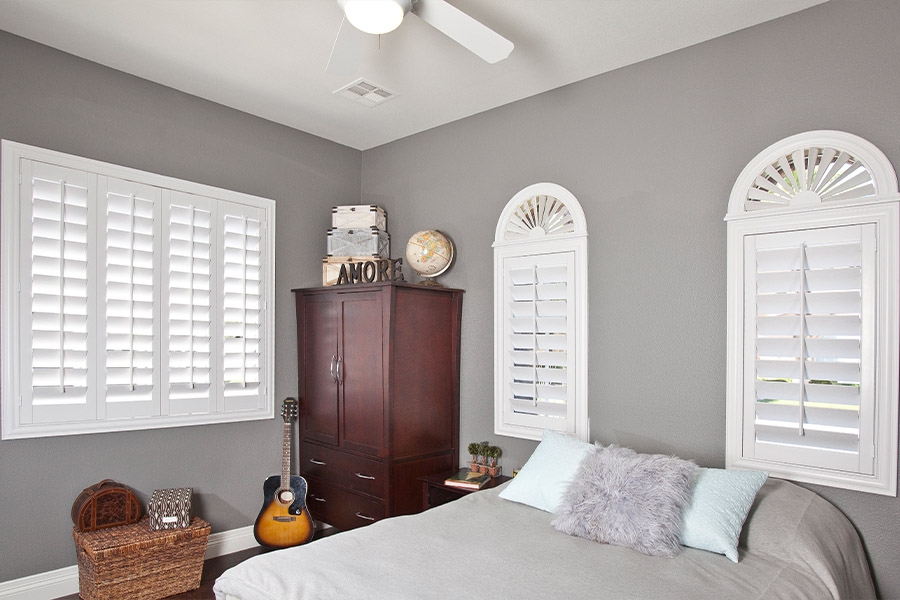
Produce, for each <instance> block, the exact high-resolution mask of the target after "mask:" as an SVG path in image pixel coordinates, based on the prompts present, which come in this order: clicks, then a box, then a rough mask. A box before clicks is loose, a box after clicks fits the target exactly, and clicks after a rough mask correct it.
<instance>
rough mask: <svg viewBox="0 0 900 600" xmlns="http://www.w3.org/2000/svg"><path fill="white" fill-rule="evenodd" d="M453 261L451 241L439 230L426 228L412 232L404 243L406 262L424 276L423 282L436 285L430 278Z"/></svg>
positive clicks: (445, 268)
mask: <svg viewBox="0 0 900 600" xmlns="http://www.w3.org/2000/svg"><path fill="white" fill-rule="evenodd" d="M451 262H453V242H451V241H450V239H449V238H448V237H447V236H445V235H444V234H443V233H441V232H440V231H437V230H435V229H428V230H425V231H419V232H418V233H415V234H413V236H412V237H411V238H409V241H408V242H407V243H406V264H408V265H409V266H410V268H411V269H412V270H413V271H415V272H416V273H418V274H419V275H421V276H422V277H425V278H426V281H425V283H431V284H433V285H437V284H435V283H434V282H433V280H431V279H430V278H432V277H437V276H438V275H440V274H441V273H443V272H444V271H446V270H447V269H448V268H450V263H451Z"/></svg>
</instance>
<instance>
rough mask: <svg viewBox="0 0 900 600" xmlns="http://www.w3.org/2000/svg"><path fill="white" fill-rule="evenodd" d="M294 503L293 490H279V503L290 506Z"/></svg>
mask: <svg viewBox="0 0 900 600" xmlns="http://www.w3.org/2000/svg"><path fill="white" fill-rule="evenodd" d="M293 501H294V492H292V491H291V490H279V491H278V502H280V503H281V504H286V505H289V504H291V503H292V502H293Z"/></svg>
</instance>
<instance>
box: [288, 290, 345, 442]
mask: <svg viewBox="0 0 900 600" xmlns="http://www.w3.org/2000/svg"><path fill="white" fill-rule="evenodd" d="M297 302H298V307H297V308H298V310H297V315H298V317H299V320H300V322H299V323H298V326H297V329H298V333H299V335H298V339H299V341H300V343H299V345H298V352H299V354H300V396H301V398H300V406H301V414H302V418H301V419H300V427H301V436H302V437H303V438H304V439H307V440H316V441H319V442H324V443H326V444H331V445H335V446H336V445H338V440H339V435H338V425H339V420H338V419H339V417H338V384H337V364H338V329H339V325H338V311H337V310H336V308H337V305H336V303H335V302H334V295H332V294H321V295H315V294H313V295H299V296H298V297H297Z"/></svg>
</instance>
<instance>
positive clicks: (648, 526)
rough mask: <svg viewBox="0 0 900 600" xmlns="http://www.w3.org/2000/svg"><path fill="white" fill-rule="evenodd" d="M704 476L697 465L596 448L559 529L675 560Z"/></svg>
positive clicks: (571, 490) (566, 500) (563, 507)
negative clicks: (697, 482) (696, 487)
mask: <svg viewBox="0 0 900 600" xmlns="http://www.w3.org/2000/svg"><path fill="white" fill-rule="evenodd" d="M698 473H699V467H697V465H696V464H694V463H693V461H687V460H682V459H680V458H676V457H674V456H663V455H662V454H638V453H637V452H635V451H634V450H629V449H628V448H620V447H618V446H601V445H600V444H596V445H595V446H594V448H592V449H591V450H589V451H588V453H587V454H586V455H585V457H584V459H583V460H582V461H581V466H580V467H579V469H578V473H577V474H576V475H575V479H574V480H573V481H572V483H571V484H569V487H568V489H567V490H566V492H565V495H564V496H563V499H562V502H561V503H560V506H559V509H558V511H557V513H556V518H555V519H554V520H553V526H554V527H555V528H556V529H558V530H559V531H562V532H564V533H568V534H569V535H575V536H578V537H582V538H586V539H589V540H594V541H595V542H603V543H607V544H614V545H616V546H627V547H628V548H633V549H634V550H637V551H638V552H643V553H644V554H649V555H652V556H675V555H676V554H678V553H679V552H680V551H681V522H682V513H683V512H684V509H685V508H686V507H687V506H688V505H689V504H690V501H691V493H692V491H693V488H694V481H695V479H696V478H697V475H698Z"/></svg>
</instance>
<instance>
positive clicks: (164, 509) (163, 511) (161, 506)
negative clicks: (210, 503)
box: [147, 488, 194, 529]
mask: <svg viewBox="0 0 900 600" xmlns="http://www.w3.org/2000/svg"><path fill="white" fill-rule="evenodd" d="M193 492H194V490H193V489H192V488H169V489H165V490H155V491H154V492H153V495H152V496H150V505H149V506H148V507H147V516H148V517H150V529H178V528H179V527H187V526H189V525H190V524H191V494H193Z"/></svg>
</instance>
